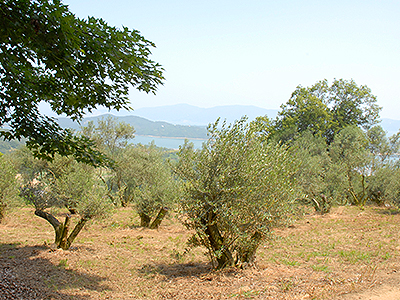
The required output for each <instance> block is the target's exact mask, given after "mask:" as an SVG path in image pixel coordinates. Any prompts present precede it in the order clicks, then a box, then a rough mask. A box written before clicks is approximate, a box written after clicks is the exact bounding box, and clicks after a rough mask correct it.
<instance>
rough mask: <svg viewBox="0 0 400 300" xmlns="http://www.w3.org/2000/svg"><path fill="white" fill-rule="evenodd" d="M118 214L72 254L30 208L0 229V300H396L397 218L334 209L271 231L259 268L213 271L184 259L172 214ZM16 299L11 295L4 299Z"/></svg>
mask: <svg viewBox="0 0 400 300" xmlns="http://www.w3.org/2000/svg"><path fill="white" fill-rule="evenodd" d="M137 224H139V218H137V217H135V215H134V214H133V210H132V209H130V208H121V209H118V211H117V212H116V213H115V214H114V216H113V217H112V218H110V219H107V220H103V221H101V222H100V221H95V222H92V223H91V224H89V226H87V228H86V229H85V230H84V231H83V232H82V233H81V234H80V235H79V236H78V238H77V240H76V242H75V244H73V246H72V247H71V249H70V250H69V251H63V250H52V249H51V243H52V241H53V238H54V237H53V234H54V233H53V229H52V228H51V226H50V225H49V224H48V223H47V222H46V221H44V220H42V219H40V218H38V217H35V216H34V215H33V210H32V209H29V208H23V209H19V210H15V211H13V212H11V213H10V214H9V215H8V217H7V218H6V220H5V221H4V222H3V224H1V225H0V299H16V298H17V299H18V297H20V298H19V299H252V298H253V299H396V298H395V296H396V295H398V294H399V293H400V289H399V288H397V286H399V285H400V274H399V273H400V260H399V258H400V241H399V224H400V214H397V213H396V212H395V211H393V210H390V209H387V208H377V207H367V208H366V209H365V210H361V209H360V208H357V207H349V206H347V207H338V208H335V209H333V211H332V213H330V214H328V215H326V216H320V215H315V214H313V213H311V214H309V215H306V216H305V217H304V218H302V219H300V220H299V221H297V222H295V223H294V225H293V226H290V227H289V228H285V229H280V230H276V231H275V239H274V240H272V241H270V242H266V243H265V244H263V245H262V246H261V247H260V248H259V250H258V252H257V254H258V256H257V257H258V260H257V268H252V269H246V270H238V269H228V270H223V271H217V272H216V271H214V272H213V271H212V270H211V267H210V265H209V264H208V259H207V257H206V256H205V254H204V251H205V250H204V249H200V248H199V249H195V250H192V251H191V252H189V253H185V252H184V251H185V247H186V240H187V237H188V236H189V234H190V233H189V232H187V230H186V229H185V228H183V227H182V226H181V225H179V223H178V222H177V221H176V220H175V219H174V218H171V219H169V220H166V221H165V223H164V224H163V226H161V228H160V229H159V230H148V229H142V228H140V227H136V226H135V225H137ZM11 293H14V295H12V296H11V295H10V294H11Z"/></svg>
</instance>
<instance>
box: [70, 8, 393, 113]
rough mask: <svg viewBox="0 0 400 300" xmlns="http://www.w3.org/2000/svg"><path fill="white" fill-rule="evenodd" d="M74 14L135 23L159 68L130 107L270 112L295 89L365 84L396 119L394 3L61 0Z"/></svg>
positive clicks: (114, 22)
mask: <svg viewBox="0 0 400 300" xmlns="http://www.w3.org/2000/svg"><path fill="white" fill-rule="evenodd" d="M63 3H64V4H67V5H69V8H70V10H71V11H72V12H73V13H75V14H76V15H77V16H78V17H81V18H86V17H87V16H94V17H98V18H100V17H101V18H103V19H104V20H105V21H106V22H107V23H108V24H109V25H112V26H117V27H121V26H122V25H123V26H127V27H129V28H131V29H136V30H139V31H140V32H141V34H142V35H143V36H144V37H145V38H147V39H148V40H151V41H152V42H154V43H155V44H156V45H157V48H156V49H153V55H152V59H153V60H155V61H157V62H159V63H160V64H161V65H162V66H163V67H164V68H165V73H164V75H165V77H166V81H165V83H164V86H160V87H159V90H158V92H157V95H156V96H153V95H147V94H145V93H142V92H138V91H136V90H132V92H131V94H130V98H131V101H132V107H133V108H140V107H151V106H162V105H172V104H178V103H187V104H191V105H196V106H199V107H213V106H219V105H232V104H241V105H255V106H258V107H262V108H267V109H279V107H280V105H281V104H283V103H285V102H286V101H287V100H288V99H289V98H290V95H291V93H292V92H293V91H294V90H295V88H296V86H297V85H302V86H311V85H313V84H314V83H316V82H317V81H319V80H322V79H324V78H326V79H328V80H329V81H330V82H331V81H332V80H333V79H334V78H337V79H339V78H343V79H348V80H349V79H354V80H355V82H356V83H357V84H358V85H367V86H368V87H369V88H370V89H371V90H372V93H373V94H374V95H376V96H377V97H378V104H379V105H380V106H382V107H383V110H382V112H381V117H383V118H392V119H400V96H399V91H398V90H399V88H400V1H397V0H393V1H389V0H380V1H378V0H374V1H372V0H357V1H356V0H345V1H342V0H336V1H332V0H330V1H324V0H315V1H312V0H302V1H300V0H265V1H261V0H258V1H254V0H246V1H244V0H242V1H238V0H230V1H226V0H221V1H219V0H213V1H209V0H202V1H191V0H170V1H169V0H158V1H156V0H107V1H105V0H64V1H63Z"/></svg>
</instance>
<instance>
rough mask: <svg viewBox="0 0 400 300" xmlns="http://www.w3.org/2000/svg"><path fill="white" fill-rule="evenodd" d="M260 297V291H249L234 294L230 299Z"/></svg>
mask: <svg viewBox="0 0 400 300" xmlns="http://www.w3.org/2000/svg"><path fill="white" fill-rule="evenodd" d="M258 295H260V291H257V290H249V291H243V292H240V293H234V294H231V295H229V297H230V298H236V297H241V298H249V299H250V298H255V297H257V296H258Z"/></svg>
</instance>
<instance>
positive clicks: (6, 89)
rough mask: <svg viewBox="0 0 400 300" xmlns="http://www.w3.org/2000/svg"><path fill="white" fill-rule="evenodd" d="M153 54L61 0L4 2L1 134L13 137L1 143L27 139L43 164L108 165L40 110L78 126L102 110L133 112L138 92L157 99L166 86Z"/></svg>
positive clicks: (132, 33)
mask: <svg viewBox="0 0 400 300" xmlns="http://www.w3.org/2000/svg"><path fill="white" fill-rule="evenodd" d="M152 47H155V45H154V43H152V42H150V41H148V40H146V39H145V38H144V37H143V36H141V35H140V34H139V32H138V31H136V30H130V29H128V28H126V27H123V28H122V29H118V28H115V27H111V26H109V25H108V24H107V23H106V22H105V21H104V20H102V19H96V18H93V17H90V18H88V19H87V20H84V19H79V18H77V17H76V16H75V15H74V14H72V13H71V12H70V11H69V9H68V7H67V6H66V5H63V4H62V2H61V1H59V0H3V1H1V2H0V126H1V127H3V126H5V125H6V124H8V126H9V127H10V130H9V131H0V136H3V137H4V138H6V139H21V138H23V137H26V138H27V146H28V147H29V148H31V149H33V150H34V151H35V155H36V156H38V157H41V158H48V159H51V158H52V157H53V156H54V154H55V153H59V154H61V155H70V154H73V155H74V156H75V157H76V158H77V159H78V160H80V161H83V162H86V163H91V164H100V163H101V162H102V159H104V157H102V155H101V153H99V152H98V151H96V150H94V149H93V148H92V146H93V142H91V141H90V140H88V139H87V138H85V137H77V136H75V135H74V134H72V132H70V131H68V130H63V129H62V128H60V126H59V125H58V124H57V123H56V122H55V120H54V119H53V118H49V117H47V116H44V115H42V114H41V113H40V112H39V109H38V105H39V103H40V102H41V101H44V102H47V103H49V105H50V107H51V109H52V110H53V111H54V112H56V113H57V114H65V115H67V116H68V117H71V118H72V119H74V120H80V119H81V118H82V116H83V114H84V113H85V112H87V111H89V112H90V111H92V110H93V109H95V108H96V107H98V106H104V107H107V108H110V109H111V108H115V109H122V108H124V109H129V99H128V92H129V87H130V86H133V87H135V88H137V89H138V90H139V91H144V92H146V93H149V92H152V93H155V92H156V90H157V86H158V85H159V84H161V83H162V80H163V79H164V78H163V75H162V71H163V69H162V67H161V66H160V65H159V64H158V63H155V62H154V61H152V60H151V59H150V58H149V57H150V55H151V51H150V49H151V48H152Z"/></svg>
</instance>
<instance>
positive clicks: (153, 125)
mask: <svg viewBox="0 0 400 300" xmlns="http://www.w3.org/2000/svg"><path fill="white" fill-rule="evenodd" d="M107 116H110V115H109V114H105V115H100V116H96V117H87V118H84V119H83V120H82V121H81V124H79V123H77V122H73V121H72V120H70V119H68V118H58V123H59V124H60V126H61V127H63V128H72V129H76V130H79V128H80V126H85V125H87V124H88V123H89V122H90V121H93V122H94V123H95V124H96V122H97V120H98V119H99V118H106V117H107ZM116 118H117V119H118V120H119V121H121V122H125V123H128V124H130V125H132V126H133V127H134V128H135V130H136V134H137V135H145V136H159V137H168V138H190V139H206V138H207V130H206V127H205V126H188V125H174V124H171V123H167V122H162V121H150V120H147V119H145V118H142V117H138V116H123V117H116Z"/></svg>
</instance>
